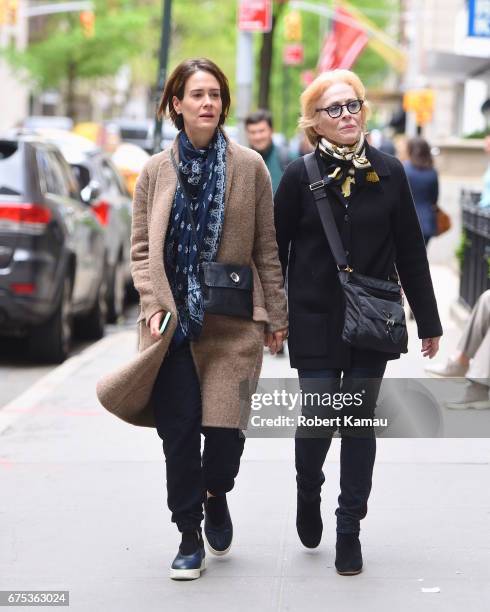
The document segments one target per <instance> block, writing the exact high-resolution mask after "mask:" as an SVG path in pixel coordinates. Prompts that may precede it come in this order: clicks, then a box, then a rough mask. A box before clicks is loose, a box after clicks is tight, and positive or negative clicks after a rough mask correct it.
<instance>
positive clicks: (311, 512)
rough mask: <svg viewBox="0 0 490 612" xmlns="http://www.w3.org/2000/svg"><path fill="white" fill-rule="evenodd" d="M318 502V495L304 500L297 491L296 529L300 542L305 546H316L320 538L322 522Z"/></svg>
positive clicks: (319, 499) (319, 498)
mask: <svg viewBox="0 0 490 612" xmlns="http://www.w3.org/2000/svg"><path fill="white" fill-rule="evenodd" d="M320 502H321V497H320V496H318V497H317V499H315V500H314V501H305V500H304V499H303V498H302V497H301V495H300V494H299V492H298V498H297V510H296V529H297V531H298V535H299V539H300V540H301V543H302V544H303V546H306V548H316V547H317V546H318V545H319V544H320V542H321V539H322V533H323V522H322V515H321V511H320Z"/></svg>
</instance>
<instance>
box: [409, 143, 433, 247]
mask: <svg viewBox="0 0 490 612" xmlns="http://www.w3.org/2000/svg"><path fill="white" fill-rule="evenodd" d="M407 152H408V157H409V159H408V160H407V161H406V162H405V163H404V164H403V165H404V167H405V172H406V173H407V177H408V182H409V184H410V188H411V190H412V195H413V199H414V202H415V209H416V211H417V216H418V218H419V222H420V227H421V228H422V234H423V235H424V242H425V246H427V245H428V244H429V240H430V239H431V238H432V236H435V235H436V234H437V220H436V207H437V200H438V198H439V180H438V177H437V172H436V170H435V168H434V161H433V159H432V153H431V150H430V146H429V143H428V142H427V141H426V140H425V139H424V138H421V137H420V136H417V137H415V138H411V139H410V140H409V141H408V143H407Z"/></svg>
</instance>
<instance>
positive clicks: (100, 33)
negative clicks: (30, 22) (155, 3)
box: [7, 0, 155, 118]
mask: <svg viewBox="0 0 490 612" xmlns="http://www.w3.org/2000/svg"><path fill="white" fill-rule="evenodd" d="M94 4H95V28H94V34H93V36H87V35H86V34H85V33H84V31H83V28H82V26H81V23H80V18H79V14H78V13H66V14H57V15H53V16H51V17H50V18H49V20H47V23H48V25H47V28H46V32H45V36H44V37H43V39H42V40H40V41H38V42H34V43H32V44H30V45H29V46H28V48H27V49H26V50H25V51H23V52H19V51H16V50H14V49H10V50H8V51H7V58H8V59H9V61H10V63H11V64H13V66H14V67H15V68H16V69H17V70H18V71H20V72H22V71H23V72H24V74H25V78H26V79H27V80H29V81H30V82H31V83H32V85H33V88H34V89H35V90H38V91H43V90H45V89H48V88H60V87H63V86H64V87H65V91H66V105H67V114H68V115H69V116H71V117H73V118H75V114H76V109H75V96H76V90H77V83H78V82H79V81H80V80H82V79H94V78H97V77H105V76H112V75H115V74H116V73H117V71H118V70H119V68H120V67H121V66H123V65H124V64H126V63H128V61H129V60H130V59H131V58H132V57H135V56H137V55H138V54H141V53H142V52H143V51H144V49H145V44H146V43H145V31H146V29H147V28H148V25H149V23H150V20H151V17H152V14H154V13H155V9H154V7H152V6H144V5H143V6H136V7H135V6H134V2H131V1H130V0H95V2H94Z"/></svg>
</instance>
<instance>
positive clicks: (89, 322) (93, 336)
mask: <svg viewBox="0 0 490 612" xmlns="http://www.w3.org/2000/svg"><path fill="white" fill-rule="evenodd" d="M106 320H107V281H106V279H105V276H104V278H103V279H102V282H101V283H100V285H99V289H98V291H97V297H96V298H95V302H94V305H93V306H92V308H91V309H90V311H89V312H88V313H87V314H86V315H83V316H81V317H78V318H77V319H76V321H75V331H76V334H77V336H78V337H79V338H82V339H84V340H99V339H100V338H102V337H103V336H104V331H105V323H106Z"/></svg>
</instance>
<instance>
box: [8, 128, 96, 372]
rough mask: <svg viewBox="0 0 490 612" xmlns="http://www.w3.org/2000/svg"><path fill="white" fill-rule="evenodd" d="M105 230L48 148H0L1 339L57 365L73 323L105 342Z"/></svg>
mask: <svg viewBox="0 0 490 612" xmlns="http://www.w3.org/2000/svg"><path fill="white" fill-rule="evenodd" d="M105 262H106V249H105V240H104V230H103V227H102V225H101V223H100V222H99V220H98V219H97V216H96V215H95V213H94V212H93V210H92V209H91V208H90V207H89V206H87V205H86V204H85V203H83V202H82V201H81V199H80V196H79V186H78V184H77V181H76V178H75V176H74V174H73V172H72V170H71V168H70V166H69V165H68V164H67V162H66V160H65V159H64V158H63V156H62V155H61V153H60V151H59V149H58V148H57V147H55V146H54V145H52V144H49V143H45V142H41V141H38V140H36V139H34V138H30V137H18V138H12V139H8V140H7V139H5V140H0V335H9V336H27V337H28V339H29V347H30V350H31V353H32V354H33V356H35V357H36V358H38V359H41V360H43V361H50V362H56V363H59V362H62V361H63V360H64V359H65V358H66V357H67V355H68V352H69V348H70V341H71V337H72V323H73V322H74V319H75V322H76V324H77V328H78V330H79V331H80V333H81V334H82V335H83V336H84V337H86V338H90V339H97V338H100V337H102V335H103V334H104V324H105V316H106V302H105V299H106V295H105V293H106V288H105V278H106V275H105V267H106V263H105Z"/></svg>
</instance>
